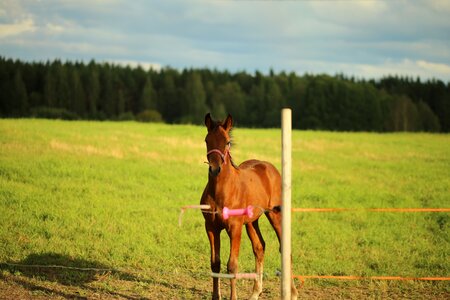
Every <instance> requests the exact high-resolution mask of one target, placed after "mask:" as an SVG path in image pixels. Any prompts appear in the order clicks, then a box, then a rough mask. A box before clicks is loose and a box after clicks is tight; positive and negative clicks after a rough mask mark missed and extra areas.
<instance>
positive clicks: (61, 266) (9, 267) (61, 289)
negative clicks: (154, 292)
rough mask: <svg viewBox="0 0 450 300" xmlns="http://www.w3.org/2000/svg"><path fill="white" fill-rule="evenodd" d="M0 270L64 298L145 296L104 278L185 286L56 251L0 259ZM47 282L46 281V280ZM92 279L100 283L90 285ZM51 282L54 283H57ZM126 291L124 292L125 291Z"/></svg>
mask: <svg viewBox="0 0 450 300" xmlns="http://www.w3.org/2000/svg"><path fill="white" fill-rule="evenodd" d="M0 270H3V271H8V272H10V273H11V274H17V275H19V276H5V275H4V274H3V275H2V273H1V272H0V279H1V280H3V281H9V282H12V283H14V284H16V285H19V286H21V287H23V288H24V289H26V290H28V291H30V292H33V293H34V292H41V293H44V294H47V295H57V296H61V297H64V298H78V299H87V297H85V296H83V294H86V292H91V293H95V294H98V293H100V294H104V295H108V296H110V297H121V298H125V299H148V298H145V297H143V296H141V295H126V294H124V293H119V292H117V291H116V290H115V289H114V286H112V287H111V285H110V284H109V283H107V284H105V285H102V284H101V282H102V281H103V280H104V279H105V278H113V279H115V280H119V281H120V283H119V284H120V286H118V287H120V289H121V290H123V289H124V288H123V285H124V284H125V285H127V282H128V284H129V283H136V284H137V283H139V284H142V283H144V284H145V285H147V286H148V289H153V288H154V287H155V286H158V287H159V288H164V289H166V290H172V291H176V290H178V291H179V290H181V289H186V287H184V286H182V285H179V284H177V283H173V282H167V281H164V280H152V279H146V278H142V276H140V275H139V274H138V275H136V274H132V273H131V272H127V271H122V270H116V269H112V268H110V267H108V266H106V265H104V264H101V263H99V262H95V261H89V260H85V259H80V258H72V257H69V256H66V255H61V254H57V253H42V254H31V255H29V256H28V257H26V258H25V259H23V260H21V261H15V262H13V261H11V262H8V263H0ZM49 282H50V283H49ZM92 282H96V283H98V282H100V284H94V285H91V284H90V283H92ZM51 283H58V284H57V285H55V284H51ZM186 290H189V291H190V292H191V293H194V294H195V295H199V296H200V295H201V294H203V293H204V291H202V290H199V289H197V288H187V289H186ZM125 293H127V292H125Z"/></svg>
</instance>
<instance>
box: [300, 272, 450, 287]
mask: <svg viewBox="0 0 450 300" xmlns="http://www.w3.org/2000/svg"><path fill="white" fill-rule="evenodd" d="M292 278H297V279H299V280H300V282H301V286H300V288H301V287H303V285H304V284H305V279H337V280H403V281H410V280H416V281H419V280H423V281H450V277H400V276H369V277H364V276H345V275H343V276H335V275H293V276H292Z"/></svg>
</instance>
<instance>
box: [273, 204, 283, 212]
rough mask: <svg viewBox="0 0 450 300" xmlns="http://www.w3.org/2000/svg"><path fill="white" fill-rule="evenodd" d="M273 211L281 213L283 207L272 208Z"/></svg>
mask: <svg viewBox="0 0 450 300" xmlns="http://www.w3.org/2000/svg"><path fill="white" fill-rule="evenodd" d="M271 211H273V212H276V213H279V212H281V205H277V206H274V207H272V209H271Z"/></svg>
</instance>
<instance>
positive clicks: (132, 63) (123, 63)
mask: <svg viewBox="0 0 450 300" xmlns="http://www.w3.org/2000/svg"><path fill="white" fill-rule="evenodd" d="M103 62H106V63H110V64H113V65H118V66H124V67H130V68H138V67H141V68H142V69H144V70H150V69H153V70H155V71H160V70H161V69H162V66H161V64H158V63H150V62H142V61H136V60H122V59H105V60H103Z"/></svg>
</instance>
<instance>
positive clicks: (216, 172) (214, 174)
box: [209, 166, 221, 177]
mask: <svg viewBox="0 0 450 300" xmlns="http://www.w3.org/2000/svg"><path fill="white" fill-rule="evenodd" d="M220 171H221V168H220V166H219V167H217V168H215V169H213V168H212V167H211V166H209V175H211V176H213V177H216V176H217V175H219V173H220Z"/></svg>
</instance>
